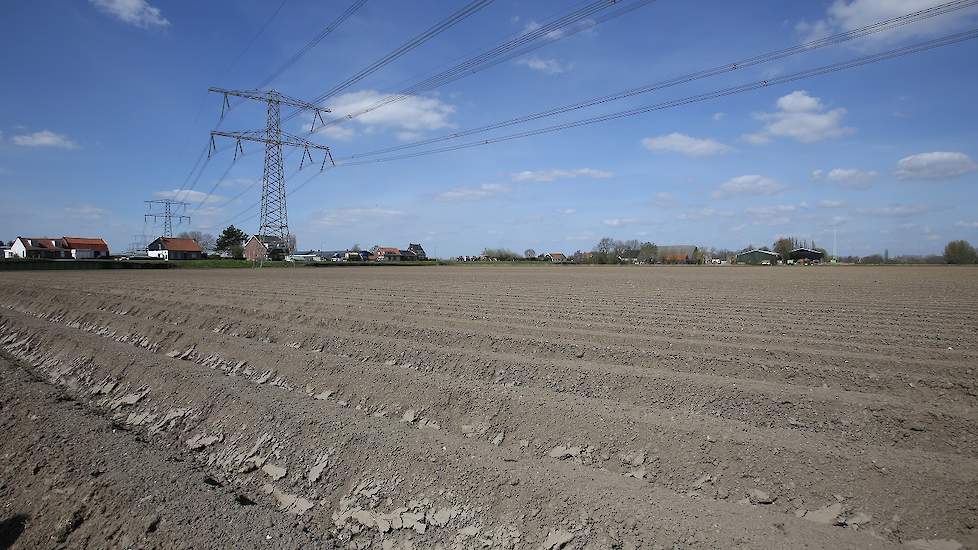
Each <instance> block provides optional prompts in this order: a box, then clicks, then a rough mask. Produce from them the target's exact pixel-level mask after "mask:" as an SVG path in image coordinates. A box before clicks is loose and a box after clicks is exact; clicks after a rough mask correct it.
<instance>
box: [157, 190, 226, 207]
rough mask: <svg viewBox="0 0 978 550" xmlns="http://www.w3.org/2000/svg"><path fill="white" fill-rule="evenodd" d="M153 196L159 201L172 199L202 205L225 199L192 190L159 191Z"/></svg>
mask: <svg viewBox="0 0 978 550" xmlns="http://www.w3.org/2000/svg"><path fill="white" fill-rule="evenodd" d="M153 195H154V196H155V197H156V198H158V199H171V200H179V201H184V202H189V203H190V204H200V203H201V202H203V201H206V202H204V204H214V203H216V202H221V201H222V200H224V197H222V196H220V195H213V194H212V195H208V194H207V193H204V192H203V191H194V190H191V189H173V190H170V191H157V192H156V193H153Z"/></svg>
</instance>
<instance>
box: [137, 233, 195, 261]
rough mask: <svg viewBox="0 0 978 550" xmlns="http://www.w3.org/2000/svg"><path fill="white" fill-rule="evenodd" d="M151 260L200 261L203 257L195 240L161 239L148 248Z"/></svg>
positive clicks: (147, 251)
mask: <svg viewBox="0 0 978 550" xmlns="http://www.w3.org/2000/svg"><path fill="white" fill-rule="evenodd" d="M146 253H147V254H149V257H150V258H159V259H161V260H167V261H169V260H199V259H201V258H202V257H203V251H202V250H201V249H200V245H199V244H197V241H195V240H193V239H182V238H178V237H160V238H158V239H156V240H155V241H153V242H151V243H149V245H147V246H146Z"/></svg>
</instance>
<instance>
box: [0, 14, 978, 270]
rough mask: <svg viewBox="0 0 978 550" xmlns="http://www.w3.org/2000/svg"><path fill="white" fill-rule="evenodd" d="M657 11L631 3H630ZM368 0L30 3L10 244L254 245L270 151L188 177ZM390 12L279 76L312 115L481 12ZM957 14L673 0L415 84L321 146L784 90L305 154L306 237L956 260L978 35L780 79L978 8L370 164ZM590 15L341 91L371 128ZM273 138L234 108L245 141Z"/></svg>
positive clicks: (333, 130)
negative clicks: (950, 249)
mask: <svg viewBox="0 0 978 550" xmlns="http://www.w3.org/2000/svg"><path fill="white" fill-rule="evenodd" d="M630 1H634V0H630ZM351 3H352V0H337V1H334V2H322V1H318V0H286V1H285V2H284V3H282V2H280V0H263V1H259V0H236V1H234V2H231V1H227V2H216V1H215V2H178V1H174V0H90V1H82V0H78V1H73V2H63V1H58V0H35V1H32V2H7V3H5V4H4V6H3V7H2V8H0V13H2V17H0V68H2V74H3V75H4V76H5V78H4V84H5V85H4V86H2V87H0V190H2V191H3V197H4V198H5V200H3V201H2V209H3V213H2V215H0V238H3V239H4V240H9V239H13V238H14V237H16V236H17V235H30V236H41V235H45V236H60V235H65V234H68V235H84V236H89V235H101V236H104V237H106V238H107V239H108V240H109V242H110V245H111V246H112V247H113V248H114V249H122V248H125V247H126V246H127V245H128V244H129V242H130V241H131V240H132V238H133V235H136V234H140V233H143V232H146V233H150V234H153V233H158V232H159V230H160V229H159V227H158V226H154V225H153V224H152V223H149V224H147V223H145V222H144V217H143V214H144V213H145V212H146V205H145V204H144V203H143V201H145V200H148V199H154V198H167V197H176V198H180V199H184V200H186V201H188V202H189V203H190V206H189V207H188V209H187V214H189V215H190V216H191V221H190V222H189V223H185V224H183V225H181V226H180V229H188V230H189V229H201V230H205V231H209V232H213V233H219V232H220V230H221V229H222V228H223V227H226V226H227V225H228V223H234V224H235V225H237V226H238V227H241V228H242V229H244V230H245V231H246V232H249V233H252V232H255V231H256V230H257V225H258V215H257V208H254V205H255V203H256V202H257V201H258V198H259V188H260V185H255V182H256V181H257V180H260V178H261V171H262V160H263V159H262V155H263V152H262V149H261V146H260V145H257V144H248V143H246V144H245V145H244V153H245V154H244V156H243V157H240V158H238V159H237V160H234V159H233V151H232V149H231V148H229V147H227V145H228V144H227V143H219V146H220V147H221V149H220V150H219V151H218V152H217V153H216V154H215V156H214V157H213V158H212V159H210V160H209V161H208V162H207V163H206V165H205V166H204V169H203V171H202V172H200V175H199V177H198V176H197V173H195V172H192V169H193V167H194V163H195V160H197V158H198V156H199V155H200V154H201V152H202V151H203V150H204V147H205V145H206V143H207V139H208V137H207V136H208V132H209V130H210V129H212V128H214V127H215V126H216V125H217V124H218V118H219V115H220V111H221V98H220V97H219V96H216V95H215V94H209V93H208V92H207V88H208V87H209V86H220V87H224V88H234V89H251V88H255V87H257V86H259V85H261V84H262V83H264V82H266V81H267V80H268V78H270V77H271V76H273V75H274V74H275V73H276V72H278V69H279V68H280V67H282V65H283V63H285V62H286V61H287V60H289V59H290V58H292V57H293V56H294V55H295V54H296V53H297V52H299V51H300V50H302V48H303V47H304V46H305V45H306V44H307V43H309V41H310V40H312V39H313V38H314V37H315V36H316V35H317V34H318V33H319V32H320V31H321V30H322V29H323V28H324V27H326V26H327V25H328V24H329V23H330V22H331V21H333V20H334V19H335V18H336V16H337V15H338V13H339V12H341V11H342V10H344V9H346V7H348V6H349V5H350V4H351ZM464 4H465V3H464V2H462V1H452V2H446V1H444V0H416V1H412V2H394V1H391V0H368V1H367V2H366V4H365V5H364V6H363V7H362V8H361V9H360V10H359V11H358V12H357V13H356V14H355V15H354V16H353V17H351V18H350V19H349V20H347V21H346V22H345V23H343V24H342V25H341V26H340V27H339V28H338V29H337V30H336V31H335V32H333V33H331V34H329V35H328V36H327V37H326V38H325V39H324V40H322V42H321V43H319V44H318V45H317V46H316V47H314V48H312V49H310V50H309V51H308V52H307V53H305V55H303V56H302V57H301V58H299V59H298V61H297V62H295V63H293V64H291V66H288V67H287V69H286V70H284V71H281V72H280V74H278V75H277V76H276V77H275V78H274V79H273V80H272V81H271V84H270V85H269V86H270V87H273V88H275V89H277V90H279V91H281V92H283V93H285V94H288V95H290V96H293V97H299V98H305V99H314V98H316V97H319V96H321V95H322V94H323V93H324V92H326V91H327V90H330V89H331V88H332V87H333V86H335V85H336V84H337V83H339V82H342V81H344V80H345V79H347V78H348V77H350V76H351V75H354V74H355V73H357V72H358V71H359V70H360V69H362V68H364V67H367V66H368V65H370V64H371V63H373V62H374V61H376V60H378V59H380V58H382V57H383V56H384V55H386V54H387V53H389V52H391V51H392V50H394V49H395V48H397V47H398V46H400V45H401V44H403V43H404V42H406V41H407V40H409V39H411V38H412V37H414V36H416V35H417V34H419V33H421V32H422V31H424V30H425V29H427V28H428V27H430V26H431V25H433V24H435V23H436V22H438V21H440V20H442V19H443V18H445V17H446V16H447V15H448V14H449V13H450V12H451V11H453V10H456V9H459V8H461V7H462V6H463V5H464ZM934 4H937V2H933V1H928V0H899V1H896V0H836V1H821V2H817V1H813V2H777V1H770V2H765V1H756V2H747V1H719V0H716V1H704V2H696V3H691V2H681V1H678V0H658V1H656V2H651V3H648V5H645V6H642V7H639V8H637V9H636V10H634V11H632V12H630V13H628V14H627V15H624V16H621V17H615V18H608V20H606V21H602V20H601V15H602V14H606V13H609V12H611V11H612V10H613V9H615V8H611V9H608V10H602V11H599V12H597V13H596V14H595V15H594V16H592V19H590V20H588V21H589V22H590V23H593V25H590V26H587V27H581V28H575V29H573V30H575V31H577V32H564V33H550V34H548V35H547V36H546V37H545V38H546V40H544V41H542V42H546V43H545V44H543V45H542V47H540V48H539V49H536V50H534V51H532V52H528V53H526V54H525V55H522V56H520V57H518V58H514V59H507V60H505V61H504V62H502V63H499V64H496V65H495V66H492V67H490V68H487V69H486V70H483V71H481V72H478V73H476V74H472V75H469V76H466V77H465V78H462V79H459V80H457V81H454V82H451V83H448V84H446V85H444V86H440V87H438V88H436V89H433V90H427V91H423V92H420V93H417V94H409V95H407V96H406V97H403V98H401V99H400V100H399V101H397V102H394V103H391V104H388V105H385V106H384V107H381V108H379V109H376V110H373V111H371V112H369V113H366V114H363V115H362V116H359V117H356V118H355V119H353V120H348V121H346V122H343V123H339V124H333V125H330V126H328V127H326V128H325V129H324V130H321V131H319V132H317V133H316V134H315V135H312V136H309V134H308V133H307V132H306V129H307V128H308V125H309V122H310V119H309V118H308V117H304V116H299V117H295V118H292V119H290V120H288V121H287V122H285V123H284V129H285V130H287V131H289V132H291V133H294V134H299V135H305V136H309V137H310V139H312V140H314V141H317V142H320V143H324V144H328V145H329V146H330V147H331V149H332V151H333V155H334V157H336V158H337V159H347V158H349V157H357V158H358V159H363V158H371V159H380V160H384V159H386V158H388V157H391V156H394V157H397V156H401V155H403V154H404V153H411V152H415V151H426V150H431V149H435V148H439V147H444V146H449V145H452V144H454V143H456V142H461V143H471V142H474V141H479V140H482V139H491V138H494V137H500V136H506V135H510V134H514V133H518V132H521V131H523V130H533V129H537V128H543V127H547V126H551V125H554V124H560V123H564V122H571V121H575V120H579V119H585V118H589V117H594V116H599V115H603V114H608V113H615V112H619V111H625V110H628V109H633V108H637V107H641V106H645V105H653V104H659V103H664V102H665V103H668V102H672V101H675V100H682V99H684V98H689V97H692V96H696V95H699V94H708V93H710V92H714V91H716V90H721V89H724V88H728V87H732V86H738V85H741V84H746V83H750V82H755V81H761V80H770V81H771V84H770V85H769V86H763V87H760V88H759V89H755V90H751V91H747V92H744V93H738V94H734V95H727V96H724V97H719V98H715V99H708V100H705V101H700V102H696V103H691V104H685V105H678V106H670V107H667V108H663V109H659V110H654V111H652V112H648V113H645V114H639V115H636V116H628V117H624V118H617V119H613V120H610V121H606V122H600V123H596V124H589V125H584V126H579V127H574V128H571V129H566V130H563V131H557V132H550V133H543V134H539V135H533V136H530V137H525V138H518V139H511V140H505V141H502V142H499V143H492V144H489V145H481V146H474V147H470V148H464V149H460V150H454V151H447V152H441V153H437V154H430V155H423V156H418V157H415V158H399V159H393V160H386V161H383V162H376V163H371V164H351V163H349V162H350V161H346V162H347V164H344V162H342V161H341V162H340V163H339V164H340V166H339V167H338V168H336V169H333V170H327V171H326V172H323V173H320V172H319V163H320V162H321V160H322V158H321V157H320V156H319V155H318V154H316V152H314V154H313V157H314V160H315V166H314V167H312V168H310V167H309V166H308V163H306V165H305V167H304V169H303V170H301V171H298V172H297V169H298V168H299V161H300V155H299V154H298V153H294V154H292V155H289V156H287V158H286V174H287V175H288V176H289V182H288V185H289V187H290V189H295V192H294V194H293V195H292V196H291V197H290V199H289V221H290V223H291V226H292V228H293V230H294V232H296V233H297V235H298V240H299V247H300V248H325V249H333V248H342V247H347V246H350V245H352V244H354V243H359V244H360V245H362V246H371V245H374V244H381V245H389V246H400V247H406V246H407V244H408V242H422V243H424V244H425V246H426V248H427V249H428V250H429V253H434V254H437V255H439V256H450V255H459V254H470V253H477V252H479V251H480V250H481V249H482V248H484V247H509V248H512V249H514V250H517V251H523V250H524V249H525V248H534V249H536V250H537V251H538V252H542V251H565V252H572V251H574V250H576V249H590V248H591V247H592V246H593V245H594V243H595V242H596V241H597V240H598V239H600V238H601V237H603V236H610V237H615V238H620V239H631V238H636V239H641V240H651V241H654V242H657V243H660V244H679V243H690V244H699V245H704V246H715V247H728V248H740V247H743V246H746V245H748V244H756V245H761V244H770V243H771V242H772V241H773V240H774V239H775V238H777V237H778V236H781V235H795V236H798V237H800V238H805V239H809V240H815V241H816V242H817V243H818V244H819V245H821V246H826V247H828V248H829V249H830V250H831V248H832V242H833V238H834V237H837V240H838V252H839V253H840V254H859V255H865V254H870V253H876V252H881V251H882V250H883V249H889V251H890V254H891V255H896V254H917V253H931V252H938V251H940V250H941V249H942V248H943V245H944V243H945V242H946V241H948V240H950V239H955V238H966V239H970V240H971V241H973V242H978V209H976V202H978V201H976V198H978V164H976V163H978V125H976V124H975V121H976V120H978V105H976V101H975V98H976V97H978V71H975V62H974V60H975V59H976V58H978V40H971V41H967V42H963V43H960V44H956V45H951V46H946V47H942V48H938V49H934V50H930V51H926V52H922V53H917V54H914V55H909V56H904V57H900V58H897V59H892V60H888V61H883V62H880V63H875V64H871V65H866V66H862V67H858V68H854V69H851V70H846V71H840V72H835V73H831V74H826V75H822V76H817V77H814V78H809V79H803V80H796V81H793V82H789V83H779V82H778V80H777V79H778V78H779V77H783V76H785V75H790V74H793V73H795V72H798V71H803V70H806V69H810V68H815V67H820V66H824V65H829V64H832V63H836V62H840V61H845V60H848V59H853V58H858V57H861V56H866V55H871V54H874V53H877V52H881V51H884V50H888V49H892V48H896V47H900V46H904V45H907V44H912V43H915V42H920V41H925V40H929V39H933V38H936V37H940V36H944V35H947V34H950V33H954V32H961V31H967V30H970V29H972V28H974V27H978V11H976V10H975V9H966V10H961V11H957V12H954V13H950V14H946V15H942V16H940V17H936V18H934V19H931V20H928V21H924V22H920V23H915V24H913V25H909V26H906V27H901V28H899V29H896V30H890V31H887V32H883V33H878V34H874V35H871V36H869V37H865V38H862V39H859V40H856V41H852V42H848V43H845V44H841V45H836V46H832V47H829V48H820V49H813V50H811V51H806V52H805V53H803V54H801V55H796V56H792V57H790V58H785V59H780V60H776V61H772V62H768V63H763V64H760V65H757V66H754V67H749V68H744V69H740V70H735V71H730V72H728V73H726V74H722V75H718V76H713V77H709V78H703V79H699V80H696V81H693V82H688V83H683V84H679V85H675V86H671V87H668V88H665V89H660V90H657V91H653V92H651V93H643V94H637V95H634V96H631V97H628V98H624V99H621V100H616V101H611V102H607V103H603V104H600V105H596V106H593V107H589V108H585V109H580V110H575V111H573V112H569V113H565V114H561V115H559V116H553V117H546V118H542V119H539V120H536V121H533V122H530V123H527V124H522V125H518V126H510V127H507V128H502V129H498V130H495V131H492V132H489V133H480V134H475V135H472V136H469V137H467V138H462V139H461V140H447V141H443V142H439V143H437V144H434V145H427V146H420V147H412V148H409V149H403V150H399V151H397V152H395V153H390V154H386V155H378V156H374V157H359V155H361V154H363V153H367V152H374V151H377V150H380V149H385V148H388V147H395V146H399V145H405V144H408V145H409V144H413V143H414V142H417V141H419V140H424V139H428V138H435V137H440V136H445V135H450V134H452V133H456V132H460V131H463V130H468V129H471V128H477V127H481V126H484V125H489V124H493V123H496V122H499V121H504V120H508V119H511V118H514V117H519V116H522V115H526V114H531V113H536V112H539V111H545V110H548V109H552V108H554V107H558V106H563V105H567V104H573V103H576V102H580V101H583V100H586V99H590V98H594V97H598V96H604V95H607V94H613V93H616V92H619V91H622V90H626V89H630V88H636V87H640V86H644V85H647V84H652V83H656V82H660V81H663V80H668V79H670V78H674V77H677V76H681V75H685V74H688V73H692V72H695V71H698V70H701V69H707V68H711V67H717V66H726V65H729V64H732V63H734V62H739V61H741V60H744V59H747V58H751V57H753V56H755V55H759V54H764V53H767V52H771V51H774V50H780V49H783V48H788V47H791V46H794V45H797V44H800V43H803V42H806V41H808V40H813V39H818V38H821V37H824V36H828V35H832V34H836V33H840V32H845V31H849V30H852V29H856V28H859V27H862V26H865V25H869V24H872V23H874V22H876V21H879V20H883V19H887V18H891V17H895V16H899V15H903V14H905V13H909V12H911V11H914V10H917V9H921V8H923V7H927V6H930V5H934ZM582 5H583V4H582V3H581V2H556V1H552V2H527V1H525V0H524V1H514V0H496V1H495V2H492V3H490V4H489V5H488V6H486V7H484V8H483V9H481V10H479V11H478V12H477V13H475V14H473V15H471V16H469V17H468V18H466V19H465V20H463V21H462V22H460V23H458V24H457V25H455V26H453V27H451V28H450V29H449V30H447V31H445V32H443V33H441V34H439V35H438V36H436V37H435V38H433V39H431V40H430V41H428V42H426V43H424V44H423V45H422V46H420V47H418V48H416V49H414V50H412V51H410V52H409V53H407V54H406V55H404V56H402V57H400V58H399V59H397V60H396V61H395V62H393V63H391V64H389V65H387V66H385V67H384V68H383V69H381V70H379V71H377V72H376V73H373V74H372V75H370V76H368V77H367V78H365V79H363V80H361V81H359V82H357V83H356V85H354V86H351V87H349V88H346V89H344V90H343V91H342V93H339V94H337V95H335V96H333V97H331V98H329V99H328V100H327V101H326V106H327V107H329V108H330V109H331V110H332V111H333V115H346V114H350V113H358V112H359V111H361V110H363V109H364V108H366V107H371V106H374V105H375V103H376V102H377V101H378V100H379V99H381V98H384V97H385V96H386V95H387V94H390V93H393V92H397V91H401V90H404V89H407V88H410V87H411V86H412V85H414V84H416V83H418V82H422V81H424V80H425V79H426V78H428V77H430V76H432V75H435V74H438V73H439V72H441V71H444V70H446V69H448V68H451V67H453V66H455V65H456V64H458V63H459V62H461V61H464V60H466V59H469V58H471V57H473V56H476V55H478V54H480V53H482V52H484V51H486V50H489V49H491V48H493V47H494V46H496V45H499V44H501V43H503V42H505V41H507V40H511V39H512V38H514V37H516V36H518V35H520V34H521V33H524V32H528V31H532V30H533V29H536V28H538V27H539V26H540V25H542V24H546V23H547V22H548V21H551V20H553V19H554V18H557V17H560V16H561V15H563V14H565V13H567V12H570V11H571V10H573V9H576V8H579V7H580V6H582ZM263 124H264V112H263V111H262V109H261V107H260V106H258V105H254V104H248V103H247V102H244V103H241V102H236V101H232V110H231V112H230V113H229V115H228V116H227V117H226V118H225V119H224V120H223V121H221V122H220V127H221V129H224V130H250V129H256V128H260V127H261V126H262V125H263Z"/></svg>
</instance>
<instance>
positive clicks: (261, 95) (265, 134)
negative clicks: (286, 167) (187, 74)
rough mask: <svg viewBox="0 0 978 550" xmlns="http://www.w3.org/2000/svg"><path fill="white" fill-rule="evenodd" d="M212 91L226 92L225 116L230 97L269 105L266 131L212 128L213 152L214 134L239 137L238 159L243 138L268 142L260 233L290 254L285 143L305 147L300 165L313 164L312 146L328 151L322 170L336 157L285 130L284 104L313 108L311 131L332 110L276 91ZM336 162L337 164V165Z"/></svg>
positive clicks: (323, 146) (216, 91)
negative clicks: (284, 158)
mask: <svg viewBox="0 0 978 550" xmlns="http://www.w3.org/2000/svg"><path fill="white" fill-rule="evenodd" d="M208 91H210V92H215V93H219V94H223V95H224V102H223V103H222V104H221V118H222V119H223V118H224V113H225V110H226V109H227V110H229V109H230V108H231V102H230V101H229V100H228V96H236V97H243V98H245V99H252V100H255V101H263V102H264V103H265V104H266V110H267V115H266V120H265V129H264V130H252V131H247V132H222V131H219V130H213V131H211V148H210V151H211V152H213V151H214V150H216V149H217V145H216V144H215V143H214V136H221V137H226V138H231V139H234V140H235V145H234V158H235V159H237V158H238V153H239V152H240V153H242V154H244V149H243V148H242V146H241V142H242V141H254V142H258V143H264V144H265V172H264V174H263V175H262V188H261V220H260V222H259V224H258V235H259V237H260V238H264V237H272V238H273V239H275V240H277V243H274V246H276V247H278V246H281V247H282V248H283V250H282V251H283V252H284V253H285V254H286V255H288V254H291V253H292V250H291V248H292V244H291V242H290V241H291V239H290V238H289V237H290V235H289V214H288V210H287V209H286V205H285V175H284V174H283V168H282V167H283V160H282V146H284V145H287V146H290V147H299V148H301V149H302V160H301V161H300V163H299V168H300V169H301V168H302V165H303V164H304V163H305V162H306V159H308V160H309V163H310V164H312V163H313V160H312V153H311V152H310V149H318V150H320V151H324V154H323V163H322V166H320V168H319V169H320V170H323V169H325V168H326V159H327V158H328V159H329V161H330V163H333V156H332V155H331V154H330V152H329V147H326V146H325V145H319V144H318V143H313V142H311V141H309V140H307V139H304V138H301V137H299V136H295V135H292V134H289V133H287V132H283V131H282V113H281V109H282V105H288V106H290V107H295V108H297V109H307V110H310V111H312V113H313V115H312V126H311V127H310V131H312V130H314V129H315V127H316V121H317V120H318V121H319V122H320V124H325V122H324V121H323V115H322V114H323V113H328V112H330V111H329V109H326V108H323V107H319V106H317V105H313V104H312V103H307V102H305V101H302V100H300V99H295V98H292V97H289V96H286V95H284V94H281V93H279V92H276V91H275V90H268V91H262V90H250V91H242V90H225V89H223V88H208ZM334 165H335V164H334ZM265 244H266V246H267V247H268V253H269V254H271V253H272V252H273V250H272V247H273V245H272V244H268V243H265Z"/></svg>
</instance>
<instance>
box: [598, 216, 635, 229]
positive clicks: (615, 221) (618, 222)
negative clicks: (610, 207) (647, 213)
mask: <svg viewBox="0 0 978 550" xmlns="http://www.w3.org/2000/svg"><path fill="white" fill-rule="evenodd" d="M638 222H639V220H638V218H611V219H608V220H604V221H602V222H601V223H603V224H605V225H607V226H608V227H622V226H625V225H634V224H636V223H638Z"/></svg>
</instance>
